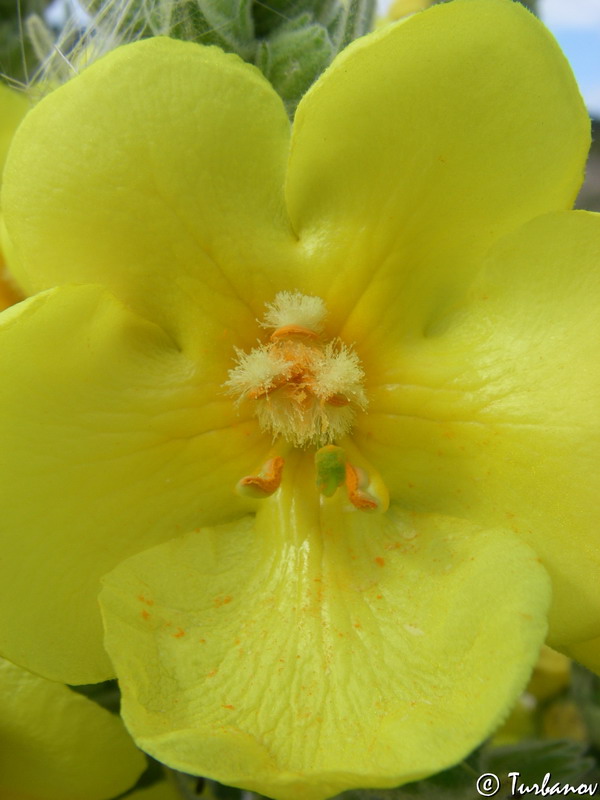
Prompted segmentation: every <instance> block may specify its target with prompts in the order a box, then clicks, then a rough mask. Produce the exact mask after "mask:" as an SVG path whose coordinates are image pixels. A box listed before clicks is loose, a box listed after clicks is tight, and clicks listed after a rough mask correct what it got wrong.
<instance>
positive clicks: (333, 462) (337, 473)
mask: <svg viewBox="0 0 600 800" xmlns="http://www.w3.org/2000/svg"><path fill="white" fill-rule="evenodd" d="M315 468H316V470H317V489H318V490H319V492H320V493H321V494H322V495H325V497H332V496H333V495H334V494H335V492H336V489H337V488H338V486H341V485H342V483H344V480H345V477H346V453H345V452H344V451H343V449H342V448H341V447H336V446H335V445H333V444H328V445H325V447H321V449H320V450H317V452H316V453H315Z"/></svg>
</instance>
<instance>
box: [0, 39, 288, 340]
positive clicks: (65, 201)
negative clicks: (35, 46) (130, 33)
mask: <svg viewBox="0 0 600 800" xmlns="http://www.w3.org/2000/svg"><path fill="white" fill-rule="evenodd" d="M288 138H289V122H288V119H287V116H286V113H285V110H284V108H283V104H282V102H281V100H280V98H279V97H278V96H277V95H276V94H275V91H274V90H273V89H272V87H271V86H270V84H269V83H268V81H267V80H266V79H265V78H264V77H263V76H262V75H261V74H260V73H259V71H258V70H257V69H255V68H254V67H252V66H250V65H248V64H245V63H243V62H242V61H241V59H239V58H238V57H237V56H234V55H231V54H225V53H223V52H221V51H220V50H219V49H218V48H215V47H202V46H200V45H196V44H192V43H190V42H181V41H175V40H172V39H166V38H156V39H150V40H146V41H142V42H138V43H135V44H131V45H128V46H125V47H121V48H118V49H117V50H115V51H113V52H112V53H110V54H109V55H108V56H106V57H105V58H103V59H101V60H100V61H98V62H97V63H96V64H95V65H93V66H91V67H89V68H88V69H86V70H85V71H84V72H83V73H82V74H81V75H80V76H78V77H77V78H75V79H73V80H72V81H70V82H69V83H68V84H66V85H65V86H63V87H61V88H60V89H57V90H56V91H54V92H52V94H50V95H49V96H48V97H47V98H45V99H44V100H43V101H42V102H41V103H39V105H38V106H37V107H36V108H35V109H34V110H33V111H32V112H31V113H30V114H29V115H28V117H27V119H26V121H25V122H24V124H23V127H22V128H21V129H20V130H19V133H18V134H17V136H16V137H15V141H14V144H13V148H12V151H11V155H10V157H9V159H8V162H7V167H6V174H5V186H4V194H3V207H4V213H5V218H6V227H7V231H8V237H9V238H10V240H11V242H12V250H13V251H14V258H15V261H14V265H13V263H12V262H11V267H13V268H14V269H15V271H16V270H17V269H18V270H19V271H20V274H19V276H18V277H19V279H20V281H21V282H22V283H23V285H24V286H25V288H26V289H28V290H29V291H30V292H31V291H33V290H36V291H37V290H40V289H44V288H48V287H50V286H54V285H56V284H60V283H65V282H71V281H73V282H78V283H82V282H83V283H87V282H89V283H101V284H104V285H106V286H107V287H108V288H110V289H111V291H113V292H114V293H115V294H116V295H117V296H118V297H120V298H121V299H122V300H125V301H126V302H127V303H128V304H129V305H131V306H132V307H133V308H134V309H136V310H138V311H141V312H142V314H143V315H144V316H147V317H148V318H150V319H152V320H154V321H155V322H158V323H159V324H161V325H162V326H163V327H164V328H165V329H166V330H168V331H169V332H170V333H171V334H173V335H174V336H175V337H176V338H177V340H178V341H180V342H181V341H182V339H183V340H186V339H189V338H191V339H192V340H193V338H194V335H195V331H196V329H197V328H201V327H202V324H203V318H204V317H205V316H207V315H208V316H211V315H212V316H215V315H220V318H221V319H222V320H223V321H226V320H227V319H228V314H230V311H231V306H232V300H233V299H236V300H237V304H238V308H237V309H236V313H235V314H234V315H233V316H234V317H236V318H238V319H239V320H240V321H241V322H243V321H244V320H246V321H247V322H249V323H251V324H253V323H254V320H255V317H256V316H260V313H261V312H262V303H263V302H264V300H265V299H267V300H269V299H272V295H273V294H274V293H275V291H276V290H277V289H275V290H273V291H272V287H271V286H270V281H271V280H272V279H273V271H274V270H277V276H278V279H279V277H281V275H283V274H284V273H285V270H286V267H287V265H288V264H289V263H290V261H291V260H292V257H293V252H292V250H293V248H292V245H293V244H294V243H295V239H294V237H293V235H292V234H291V232H290V229H289V227H288V223H287V221H286V219H285V216H284V212H283V199H282V193H283V182H284V173H285V163H286V158H287V149H288ZM265 286H266V288H265V297H264V298H263V297H262V296H261V290H262V289H263V288H264V287H265ZM207 292H208V294H209V299H208V300H207V298H206V294H207ZM248 303H253V304H254V306H253V310H249V309H248V307H247V304H248ZM228 309H229V311H228Z"/></svg>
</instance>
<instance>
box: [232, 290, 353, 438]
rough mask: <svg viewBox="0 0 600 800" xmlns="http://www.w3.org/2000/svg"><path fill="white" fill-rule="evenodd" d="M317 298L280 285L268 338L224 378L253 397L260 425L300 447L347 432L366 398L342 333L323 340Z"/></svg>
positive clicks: (241, 394) (240, 398)
mask: <svg viewBox="0 0 600 800" xmlns="http://www.w3.org/2000/svg"><path fill="white" fill-rule="evenodd" d="M326 315H327V310H326V308H325V303H324V302H323V300H321V298H320V297H308V296H307V295H303V294H301V293H300V292H280V293H279V294H277V295H276V296H275V300H274V301H273V303H270V304H269V305H268V306H267V313H266V314H265V316H264V320H263V321H262V322H261V323H259V324H260V325H261V327H263V328H267V329H271V330H272V333H271V335H270V337H269V341H268V342H266V343H264V344H261V345H259V346H258V347H255V348H254V349H253V350H251V351H250V352H249V353H246V352H244V351H242V350H239V349H236V356H237V364H236V366H235V367H234V368H233V369H232V370H230V371H229V378H228V380H227V381H226V383H225V386H226V387H227V390H228V392H229V394H231V395H232V396H234V397H236V398H237V402H238V403H242V402H246V401H248V402H251V403H253V405H254V413H255V415H256V417H257V418H258V421H259V424H260V427H261V428H262V430H264V431H266V432H268V433H271V434H272V435H273V438H274V439H277V438H278V437H282V438H283V439H284V440H285V441H287V442H288V443H290V444H292V445H293V446H295V447H309V446H315V447H323V446H324V445H327V444H330V443H332V442H334V441H336V440H338V439H340V438H341V437H342V436H344V435H345V434H347V433H348V432H349V431H350V429H351V427H352V424H353V422H354V418H355V415H356V411H357V410H364V409H365V408H366V406H367V398H366V396H365V392H364V389H363V385H362V381H363V378H364V372H363V370H362V367H361V365H360V361H359V359H358V356H357V355H356V353H355V352H354V350H353V349H352V348H351V347H348V345H346V344H344V343H343V342H341V341H340V340H339V339H332V340H330V341H325V340H324V338H323V337H322V331H323V321H324V319H325V317H326Z"/></svg>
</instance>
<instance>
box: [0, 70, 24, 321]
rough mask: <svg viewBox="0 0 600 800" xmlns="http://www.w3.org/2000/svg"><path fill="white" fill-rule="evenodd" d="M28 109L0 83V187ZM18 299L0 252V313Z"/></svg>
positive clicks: (18, 295) (22, 100)
mask: <svg viewBox="0 0 600 800" xmlns="http://www.w3.org/2000/svg"><path fill="white" fill-rule="evenodd" d="M28 108H29V103H28V101H27V98H26V96H25V95H24V94H19V93H18V92H15V91H13V90H12V89H9V88H8V86H5V85H4V84H3V83H0V186H1V185H2V170H3V169H4V162H5V161H6V154H7V153H8V148H9V145H10V142H11V140H12V137H13V135H14V132H15V130H16V128H17V126H18V125H19V123H20V122H21V120H22V119H23V117H24V116H25V114H26V113H27V110H28ZM20 299H21V296H20V294H19V292H18V291H17V289H16V287H15V286H14V285H13V283H12V281H11V280H10V278H9V276H8V274H7V272H6V269H5V265H4V257H3V255H2V251H1V250H0V311H2V309H4V308H7V307H8V306H10V305H12V304H13V303H16V302H17V300H20Z"/></svg>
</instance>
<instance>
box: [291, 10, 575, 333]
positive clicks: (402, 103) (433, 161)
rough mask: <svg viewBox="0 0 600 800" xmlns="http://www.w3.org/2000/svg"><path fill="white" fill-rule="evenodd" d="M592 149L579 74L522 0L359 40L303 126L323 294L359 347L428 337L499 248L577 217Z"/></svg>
mask: <svg viewBox="0 0 600 800" xmlns="http://www.w3.org/2000/svg"><path fill="white" fill-rule="evenodd" d="M588 147H589V118H588V115H587V113H586V111H585V107H584V105H583V102H582V100H581V98H580V96H579V93H578V90H577V86H576V84H575V80H574V78H573V75H572V73H571V70H570V67H569V65H568V63H567V61H566V59H565V58H564V56H563V55H562V53H561V52H560V50H559V48H558V46H557V44H556V42H555V41H554V39H553V38H552V36H551V35H550V34H549V32H548V31H547V30H546V29H545V28H544V27H543V25H542V24H541V23H540V22H538V21H537V20H536V19H535V17H534V16H533V15H532V14H530V13H529V12H528V11H526V10H525V9H523V8H522V6H521V5H520V4H519V3H514V2H509V1H508V0H453V2H451V3H442V4H439V5H437V6H435V7H433V8H432V9H430V10H427V11H424V12H423V13H420V14H416V15H415V16H413V17H411V18H410V19H408V20H406V21H404V22H402V23H399V24H397V25H390V26H387V27H385V28H383V29H381V30H379V31H377V32H375V33H373V34H372V35H370V36H367V37H365V38H363V39H360V40H358V41H357V42H355V43H354V44H352V45H351V46H350V47H348V48H347V49H346V50H345V51H344V52H343V53H342V54H341V55H340V56H339V57H338V58H337V59H336V60H335V61H334V63H333V64H332V66H331V68H330V69H329V70H327V71H326V72H325V73H324V75H323V76H322V77H321V79H320V80H319V81H318V82H317V83H316V84H315V85H314V86H313V87H312V89H311V90H310V91H309V92H308V93H307V95H306V96H305V97H304V99H303V100H302V102H301V103H300V106H299V107H298V111H297V114H296V120H295V124H294V133H293V139H292V145H291V154H290V165H289V172H288V184H287V198H288V205H289V208H290V215H291V219H292V224H293V225H294V229H295V230H296V233H297V234H298V236H299V238H300V242H301V244H302V246H303V247H304V248H305V249H306V250H307V251H311V254H312V256H313V264H312V270H313V272H312V275H313V276H314V277H313V278H311V280H314V291H316V293H317V294H321V296H323V297H324V298H325V299H326V300H327V301H328V304H329V305H331V307H332V310H333V313H334V315H335V316H336V317H337V318H338V319H339V321H340V326H341V325H342V323H343V320H344V318H345V317H347V316H348V315H350V317H349V319H348V320H347V322H346V325H345V329H344V333H343V335H344V336H345V337H347V339H348V340H349V341H353V340H354V341H360V340H361V339H362V338H363V337H364V336H365V334H366V332H368V333H370V334H372V335H375V336H379V338H380V339H382V340H384V341H385V339H386V338H389V336H390V334H391V333H393V332H394V331H396V330H397V329H400V330H402V331H405V330H407V329H408V330H414V329H418V330H420V328H421V327H422V325H423V324H424V323H425V322H426V321H427V317H428V315H429V314H431V313H432V311H433V310H435V309H436V308H437V307H438V306H439V305H440V304H442V305H443V304H447V303H448V302H452V300H453V299H454V297H455V296H456V294H457V292H461V291H463V289H464V287H465V286H466V285H467V282H466V279H467V278H468V277H469V276H470V275H472V274H473V270H474V268H475V267H476V266H477V260H478V258H479V257H480V256H481V255H482V254H484V253H485V252H486V251H487V250H488V248H489V246H490V245H491V243H492V242H493V241H494V240H495V239H497V238H498V237H499V236H501V235H502V234H504V233H506V232H507V231H509V230H510V229H512V228H514V227H515V226H517V225H519V224H522V223H524V222H526V221H527V220H528V219H531V218H532V217H534V216H537V215H538V214H542V213H545V212H547V211H552V210H558V209H566V208H569V207H571V205H572V203H573V200H574V199H575V195H576V192H577V189H578V187H579V186H580V184H581V181H582V177H583V169H584V164H585V158H586V153H587V149H588ZM323 242H327V243H328V248H324V247H322V243H323ZM351 312H352V313H351Z"/></svg>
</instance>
